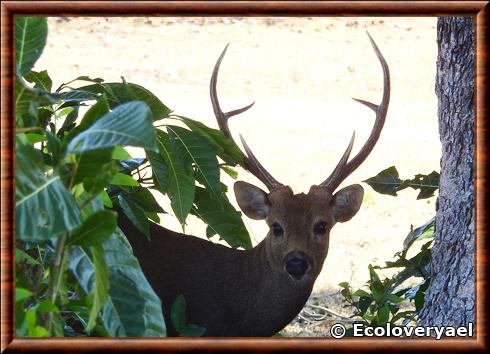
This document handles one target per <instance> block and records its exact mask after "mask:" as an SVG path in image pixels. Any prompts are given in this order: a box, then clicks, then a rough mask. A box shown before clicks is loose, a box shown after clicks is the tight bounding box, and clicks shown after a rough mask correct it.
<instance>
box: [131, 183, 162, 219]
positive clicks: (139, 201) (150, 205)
mask: <svg viewBox="0 0 490 354" xmlns="http://www.w3.org/2000/svg"><path fill="white" fill-rule="evenodd" d="M122 195H123V196H124V198H126V199H129V200H131V201H132V202H133V203H135V204H136V205H138V206H139V207H140V208H141V209H143V210H144V211H148V212H154V213H164V212H165V210H163V209H162V207H161V206H160V205H159V204H158V202H157V201H156V199H155V197H154V196H153V194H151V192H150V191H149V190H148V189H147V188H142V187H141V188H133V189H131V190H130V191H128V192H122Z"/></svg>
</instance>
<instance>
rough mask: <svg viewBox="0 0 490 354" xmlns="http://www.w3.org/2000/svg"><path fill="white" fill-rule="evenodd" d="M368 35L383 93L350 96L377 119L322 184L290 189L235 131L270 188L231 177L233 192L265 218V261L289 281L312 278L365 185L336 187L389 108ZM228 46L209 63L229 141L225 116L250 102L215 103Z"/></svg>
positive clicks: (250, 165)
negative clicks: (232, 106)
mask: <svg viewBox="0 0 490 354" xmlns="http://www.w3.org/2000/svg"><path fill="white" fill-rule="evenodd" d="M368 36H369V40H370V41H371V44H372V46H373V48H374V51H375V53H376V56H377V57H378V59H379V61H380V63H381V67H382V69H383V77H384V80H383V83H384V89H383V98H382V100H381V103H380V104H379V105H375V104H373V103H370V102H367V101H364V100H359V99H354V100H356V101H357V102H359V103H361V104H363V105H365V106H367V107H368V108H370V109H372V110H373V111H374V112H375V114H376V120H375V123H374V126H373V129H372V131H371V134H370V136H369V138H368V139H367V141H366V142H365V144H364V145H363V147H362V148H361V150H360V151H359V152H358V153H357V155H356V156H354V157H353V158H352V159H351V160H349V156H350V153H351V150H352V146H353V144H354V137H355V134H353V135H352V138H351V140H350V143H349V145H348V147H347V149H346V150H345V152H344V154H343V156H342V158H341V159H340V161H339V162H338V164H337V166H336V167H335V168H334V170H333V172H332V173H331V174H330V176H329V177H328V178H327V179H325V180H324V181H323V182H322V183H320V184H318V185H313V186H311V188H310V190H309V192H308V194H304V193H300V194H294V193H293V191H292V189H291V188H290V187H289V186H287V185H284V184H282V183H280V182H278V181H277V180H276V179H275V178H274V177H272V175H271V174H270V173H269V172H268V171H267V170H266V169H265V168H264V167H263V166H262V165H261V163H260V162H259V161H258V160H257V158H256V157H255V156H254V154H253V153H252V151H251V150H250V148H249V147H248V145H247V143H246V142H245V140H244V139H243V137H242V136H240V139H241V142H242V145H243V147H244V149H245V159H244V168H245V169H246V170H248V171H249V172H251V173H252V174H253V175H254V176H255V177H257V178H258V179H259V180H260V181H261V182H262V183H263V184H264V185H265V186H266V187H267V189H268V190H269V192H266V191H264V190H262V189H261V188H259V187H256V186H254V185H252V184H250V183H246V182H241V181H239V182H236V183H235V185H234V191H235V196H236V199H237V202H238V205H239V206H240V208H241V209H242V211H243V212H244V213H245V215H247V216H248V217H250V218H252V219H255V220H265V222H266V223H267V225H268V226H269V228H270V230H269V232H268V234H267V237H266V238H265V239H264V241H263V242H264V244H265V249H266V255H267V259H268V261H269V263H270V266H271V267H272V269H273V271H275V272H278V273H283V274H284V275H287V276H288V279H289V280H290V281H291V282H293V283H297V284H305V283H308V284H312V283H313V282H314V281H315V279H316V277H317V276H318V274H319V273H320V271H321V268H322V266H323V262H324V260H325V257H326V256H327V253H328V247H329V235H330V230H331V229H332V227H333V226H334V225H335V223H337V222H345V221H348V220H350V219H351V218H352V217H353V216H354V215H355V214H356V213H357V212H358V210H359V208H360V206H361V202H362V198H363V195H364V190H363V188H362V187H361V186H360V185H359V184H354V185H351V186H348V187H345V188H342V189H340V190H338V191H336V189H337V187H338V186H339V185H340V183H341V182H342V181H343V180H344V179H345V178H346V177H347V176H349V175H350V174H351V173H352V172H353V171H354V170H355V169H356V168H357V167H359V166H360V165H361V164H362V162H363V161H364V160H365V159H366V158H367V156H368V155H369V154H370V153H371V151H372V150H373V147H374V145H375V144H376V142H377V141H378V138H379V135H380V133H381V130H382V128H383V125H384V122H385V118H386V113H387V110H388V104H389V100H390V74H389V70H388V65H387V63H386V61H385V59H384V58H383V56H382V55H381V53H380V51H379V49H378V47H377V46H376V43H375V42H374V41H373V39H372V38H371V36H370V35H369V33H368ZM227 48H228V46H226V48H225V49H224V51H223V53H222V54H221V56H220V57H219V59H218V61H217V62H216V65H215V67H214V70H213V74H212V77H211V84H210V92H211V102H212V105H213V110H214V113H215V115H216V119H217V121H218V125H219V128H220V130H221V131H222V132H223V134H224V135H225V136H226V137H227V138H229V139H231V140H233V137H232V135H231V133H230V130H229V128H228V119H229V118H230V117H232V116H235V115H237V114H239V113H242V112H245V111H246V110H248V109H249V108H250V107H252V105H253V103H252V104H250V105H248V106H246V107H244V108H240V109H237V110H233V111H231V112H228V113H224V112H223V111H222V110H221V108H220V104H219V101H218V96H217V90H216V82H217V77H218V71H219V67H220V64H221V61H222V60H223V57H224V55H225V53H226V50H227Z"/></svg>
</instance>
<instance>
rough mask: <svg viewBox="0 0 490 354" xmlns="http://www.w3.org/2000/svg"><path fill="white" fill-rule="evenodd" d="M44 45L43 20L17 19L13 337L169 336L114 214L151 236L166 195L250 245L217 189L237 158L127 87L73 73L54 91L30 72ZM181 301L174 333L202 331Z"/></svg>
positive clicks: (182, 216)
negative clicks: (132, 150)
mask: <svg viewBox="0 0 490 354" xmlns="http://www.w3.org/2000/svg"><path fill="white" fill-rule="evenodd" d="M46 38H47V22H46V19H45V18H43V17H17V18H16V38H15V43H16V68H17V71H16V86H15V90H16V91H15V120H16V128H17V130H16V242H17V248H16V331H17V335H18V336H21V337H23V336H28V337H41V336H85V335H92V336H164V335H165V334H166V330H165V323H164V320H163V314H162V308H161V302H160V299H159V298H158V297H157V295H156V294H155V293H154V291H153V289H152V288H151V286H150V284H149V283H148V282H147V280H146V278H145V277H144V275H143V273H142V271H141V269H140V266H139V264H138V261H137V259H136V258H135V257H134V256H133V254H132V251H131V247H130V246H129V243H128V241H127V239H126V237H125V236H124V234H123V233H122V232H121V230H120V229H119V228H118V227H117V214H116V213H115V212H114V211H112V210H111V209H112V208H115V207H117V208H119V209H120V210H122V212H124V213H125V214H126V215H127V216H128V218H129V219H130V220H131V221H132V222H133V223H134V224H135V226H136V227H137V228H138V229H140V230H141V231H142V232H143V233H144V234H146V235H147V236H148V228H149V225H150V222H151V221H150V220H154V221H157V222H158V220H159V217H158V213H164V212H169V211H164V210H163V208H162V207H161V206H160V205H159V203H158V201H157V198H155V195H163V196H166V197H168V198H170V200H171V207H172V211H173V213H174V215H175V217H176V218H177V219H178V220H179V222H180V223H181V225H182V228H184V226H185V223H186V219H187V217H188V215H189V214H191V213H192V214H194V215H195V216H197V217H198V218H200V219H201V220H202V221H203V222H205V223H206V224H207V225H208V229H209V230H210V231H209V232H208V233H207V234H208V236H209V237H211V236H213V235H215V234H218V235H219V236H220V237H222V238H223V239H224V240H225V241H226V242H228V244H230V245H231V246H232V247H242V248H250V247H251V241H250V237H249V235H248V233H247V231H246V229H245V227H244V225H243V222H242V220H241V218H240V214H239V213H238V212H237V211H236V210H235V209H234V208H233V207H232V206H231V204H230V203H229V201H228V200H227V197H226V194H225V192H226V188H225V186H224V185H223V184H222V183H221V181H220V172H221V170H223V171H225V172H226V173H228V174H231V175H234V174H235V173H236V172H235V171H234V170H233V167H234V166H237V165H238V164H240V163H242V162H243V155H242V153H241V152H240V150H239V149H238V148H237V147H236V145H235V144H234V143H233V142H231V141H230V140H228V139H227V138H225V137H224V136H223V135H222V133H221V132H220V131H219V130H215V129H211V128H208V127H207V126H205V125H203V124H202V123H200V122H197V121H195V120H192V119H190V118H186V117H181V116H175V115H172V113H171V110H170V109H169V108H168V107H167V106H166V105H165V104H163V103H162V102H161V101H160V100H159V99H158V98H157V97H156V96H155V95H153V94H152V93H151V92H150V91H148V90H147V89H145V88H144V87H142V86H139V85H136V84H133V83H128V82H126V81H125V80H124V79H123V81H122V83H105V82H104V80H103V79H101V78H91V77H89V76H79V77H77V78H76V79H74V80H72V81H69V82H67V83H64V84H62V85H60V86H59V87H58V88H57V89H55V90H53V81H52V80H51V78H50V76H49V74H48V73H47V72H46V71H34V70H33V68H34V65H35V62H36V60H37V59H38V58H39V57H40V55H41V53H42V50H43V48H44V45H45V43H46ZM156 121H159V123H158V124H159V128H160V129H156V128H155V122H156ZM127 146H130V147H135V148H138V149H139V150H136V151H137V152H138V151H139V152H141V154H144V157H133V156H132V155H131V154H130V153H129V152H128V150H127V149H126V148H125V147H127ZM150 170H151V173H152V176H151V177H146V175H147V173H148V172H149V171H150ZM179 301H180V304H179V303H177V305H176V310H175V311H176V313H177V315H176V317H175V318H180V320H179V321H180V322H179V323H181V324H182V326H181V327H179V328H180V329H181V334H182V335H200V334H202V333H203V329H200V328H198V327H197V326H193V325H189V324H187V323H185V316H184V319H182V311H184V312H183V313H184V314H185V301H184V300H179ZM182 302H183V304H182ZM179 313H180V315H179ZM179 316H181V317H179ZM172 318H174V316H173V317H172Z"/></svg>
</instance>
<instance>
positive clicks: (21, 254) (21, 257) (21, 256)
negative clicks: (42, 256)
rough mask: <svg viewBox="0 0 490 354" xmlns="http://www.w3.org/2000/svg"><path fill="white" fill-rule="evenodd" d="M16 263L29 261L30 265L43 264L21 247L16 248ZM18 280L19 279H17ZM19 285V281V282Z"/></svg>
mask: <svg viewBox="0 0 490 354" xmlns="http://www.w3.org/2000/svg"><path fill="white" fill-rule="evenodd" d="M15 263H18V264H20V263H27V264H29V265H39V264H41V262H40V261H38V260H37V259H34V258H32V257H31V256H29V255H28V254H27V253H26V252H25V251H23V250H21V249H20V248H16V249H15ZM17 281H18V279H17ZM17 285H18V283H17Z"/></svg>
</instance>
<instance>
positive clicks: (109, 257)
mask: <svg viewBox="0 0 490 354" xmlns="http://www.w3.org/2000/svg"><path fill="white" fill-rule="evenodd" d="M103 249H104V253H105V255H104V258H105V262H106V264H107V267H108V269H109V283H110V287H109V299H108V301H107V302H106V304H105V305H104V306H103V308H102V312H101V314H100V318H101V321H102V324H103V326H104V328H105V329H106V330H107V332H108V333H109V335H110V336H113V337H154V336H158V337H161V336H165V335H166V330H165V322H164V320H163V314H162V307H161V302H160V299H159V298H158V296H157V295H156V294H155V292H154V291H153V289H152V288H151V286H150V284H149V283H148V281H147V280H146V278H145V276H144V274H143V272H142V271H141V268H140V266H139V263H138V260H137V259H136V258H135V257H134V256H133V255H132V252H131V249H130V246H129V243H128V241H127V240H126V239H125V238H124V236H122V233H121V232H120V231H117V232H116V233H115V234H114V235H113V237H110V238H109V239H108V240H107V241H106V242H105V243H104V244H103ZM69 267H70V270H71V272H72V273H73V275H74V276H75V278H76V279H77V281H78V283H79V284H80V286H81V288H82V289H83V291H84V292H85V293H87V294H88V293H91V292H92V291H94V286H95V281H94V266H93V263H92V260H91V258H90V257H89V256H88V255H87V253H86V252H85V251H84V249H83V248H81V247H74V248H73V251H72V256H71V257H70V264H69Z"/></svg>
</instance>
